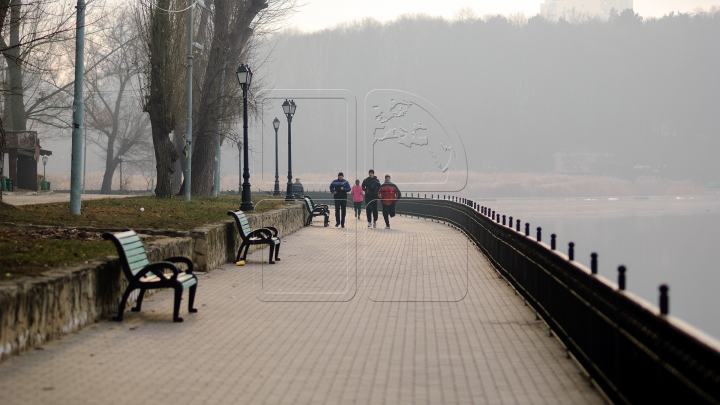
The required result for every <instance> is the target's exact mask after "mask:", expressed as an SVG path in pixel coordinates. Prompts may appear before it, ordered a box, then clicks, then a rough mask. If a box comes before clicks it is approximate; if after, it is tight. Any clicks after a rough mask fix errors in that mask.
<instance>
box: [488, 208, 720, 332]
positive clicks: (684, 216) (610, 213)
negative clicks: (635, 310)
mask: <svg viewBox="0 0 720 405" xmlns="http://www.w3.org/2000/svg"><path fill="white" fill-rule="evenodd" d="M474 200H475V201H477V202H478V203H479V204H480V205H484V206H487V207H490V208H491V209H493V210H495V211H496V212H497V213H500V215H508V216H510V215H512V216H513V217H515V218H519V219H520V220H521V221H522V228H521V229H524V226H525V225H524V224H525V222H529V223H530V227H531V228H530V229H531V235H533V236H534V235H535V233H536V231H535V229H536V228H537V227H538V226H539V227H542V229H543V232H542V233H543V241H545V242H547V243H548V244H549V241H550V235H551V234H553V233H554V234H556V235H557V246H558V250H562V251H563V252H564V253H567V246H568V242H574V243H575V259H576V260H577V261H579V262H581V263H583V264H584V265H586V266H588V267H589V266H590V253H592V252H597V253H598V273H599V274H601V275H602V276H604V277H606V278H609V279H611V280H613V281H616V280H617V267H618V265H621V264H622V265H625V266H626V267H627V268H628V270H627V289H628V290H629V291H632V292H634V293H635V294H637V295H639V296H641V297H643V298H645V299H646V300H648V301H650V302H651V303H653V304H655V305H657V300H658V286H659V285H660V284H663V283H665V284H668V285H669V286H670V313H671V315H674V316H677V317H679V318H682V319H683V320H685V321H687V322H688V323H690V324H692V325H694V326H696V327H697V328H699V329H701V330H703V331H705V332H707V333H708V334H710V335H712V336H714V337H715V338H717V339H720V294H719V293H718V291H719V290H720V264H719V260H718V256H719V255H720V196H695V197H618V198H607V197H604V198H567V199H565V198H553V199H522V198H517V199H497V200H487V199H486V200H483V199H482V197H478V198H475V199H474Z"/></svg>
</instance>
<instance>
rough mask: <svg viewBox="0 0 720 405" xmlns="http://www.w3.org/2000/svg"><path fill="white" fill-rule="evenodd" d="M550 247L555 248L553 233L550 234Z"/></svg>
mask: <svg viewBox="0 0 720 405" xmlns="http://www.w3.org/2000/svg"><path fill="white" fill-rule="evenodd" d="M550 249H552V250H555V234H552V235H550Z"/></svg>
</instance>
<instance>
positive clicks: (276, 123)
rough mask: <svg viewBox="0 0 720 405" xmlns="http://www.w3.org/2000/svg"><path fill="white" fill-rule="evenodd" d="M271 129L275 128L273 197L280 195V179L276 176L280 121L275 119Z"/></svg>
mask: <svg viewBox="0 0 720 405" xmlns="http://www.w3.org/2000/svg"><path fill="white" fill-rule="evenodd" d="M273 128H275V189H274V190H273V195H280V177H279V174H278V129H280V120H279V119H277V117H275V120H274V121H273Z"/></svg>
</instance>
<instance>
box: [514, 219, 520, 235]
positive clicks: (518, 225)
mask: <svg viewBox="0 0 720 405" xmlns="http://www.w3.org/2000/svg"><path fill="white" fill-rule="evenodd" d="M515 230H516V231H518V232H520V220H519V219H518V220H517V225H516V229H515Z"/></svg>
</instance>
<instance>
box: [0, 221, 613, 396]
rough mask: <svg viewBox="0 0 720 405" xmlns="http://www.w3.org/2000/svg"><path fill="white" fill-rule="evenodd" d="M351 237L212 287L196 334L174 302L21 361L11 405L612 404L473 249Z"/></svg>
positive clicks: (14, 365)
mask: <svg viewBox="0 0 720 405" xmlns="http://www.w3.org/2000/svg"><path fill="white" fill-rule="evenodd" d="M347 222H348V228H346V229H341V228H340V229H338V228H333V227H330V228H323V227H321V226H313V227H309V228H305V229H303V230H301V231H299V232H297V233H295V234H293V235H289V236H287V237H285V238H284V239H283V244H282V249H281V252H280V253H281V255H280V257H281V259H282V261H281V262H278V264H276V265H272V266H270V265H268V264H267V263H264V264H263V263H262V260H263V259H265V254H266V251H259V252H256V253H254V254H253V255H251V256H250V257H249V259H250V260H248V264H247V265H246V266H245V267H235V266H234V265H228V266H225V267H224V268H222V269H218V270H216V271H213V272H211V273H208V274H205V275H200V277H199V278H200V283H199V287H198V295H197V305H198V308H199V312H198V313H197V314H187V313H186V307H184V308H183V311H182V313H181V316H183V317H184V318H185V322H184V323H182V324H173V323H172V322H171V317H172V316H171V312H172V310H171V307H172V304H171V302H172V294H171V293H170V292H162V293H159V294H157V295H155V296H152V297H150V298H149V299H147V302H146V304H145V305H144V307H143V312H141V313H127V314H126V318H125V322H123V323H121V324H120V323H114V322H109V321H103V322H100V323H97V324H95V325H93V326H91V327H89V328H86V329H85V330H83V331H81V332H79V333H76V334H73V335H70V336H67V337H64V338H63V339H61V340H59V341H56V342H53V343H50V344H48V345H46V346H45V347H44V348H43V349H42V350H35V351H32V352H29V353H27V354H25V355H22V356H17V357H14V358H11V359H9V360H8V361H6V362H5V363H3V364H0V403H2V404H3V405H10V404H40V403H42V404H75V403H77V404H80V403H88V404H94V403H102V404H126V403H132V404H341V403H342V404H470V403H477V404H586V403H587V404H601V403H604V401H603V399H602V397H601V396H600V394H599V393H598V392H597V391H595V390H594V389H593V388H591V387H590V386H589V384H588V381H587V379H585V378H584V377H583V376H582V375H581V372H580V370H579V369H578V368H577V366H576V365H575V364H574V363H573V362H572V361H570V360H567V359H566V358H565V351H564V349H563V348H562V347H561V346H560V345H559V344H558V343H557V341H556V340H555V339H554V338H550V337H548V335H547V331H546V329H545V327H544V326H543V325H542V324H541V323H540V322H537V321H535V320H534V313H532V312H531V311H530V310H529V307H525V306H523V302H522V300H520V299H519V298H518V296H516V295H515V294H514V292H513V290H512V289H511V288H510V287H508V286H507V284H506V283H505V282H504V281H503V280H502V279H501V278H499V276H498V275H497V273H495V272H494V271H493V270H492V269H491V267H490V265H489V264H488V262H487V260H486V259H485V258H484V257H483V256H482V255H481V254H480V253H479V252H478V251H477V250H476V249H475V248H474V247H473V246H472V245H470V244H468V242H467V239H466V238H465V237H464V236H463V235H462V234H460V233H459V232H457V231H456V230H454V229H452V228H450V227H448V226H445V225H442V224H438V223H434V222H430V221H424V220H418V219H409V218H400V217H396V218H394V219H393V220H392V226H393V229H391V230H385V229H380V228H378V229H367V228H365V222H364V221H355V220H354V219H352V218H348V221H347ZM316 223H319V221H318V222H316ZM356 225H357V227H356ZM356 246H357V249H356V248H355V247H356ZM184 298H186V297H184Z"/></svg>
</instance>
